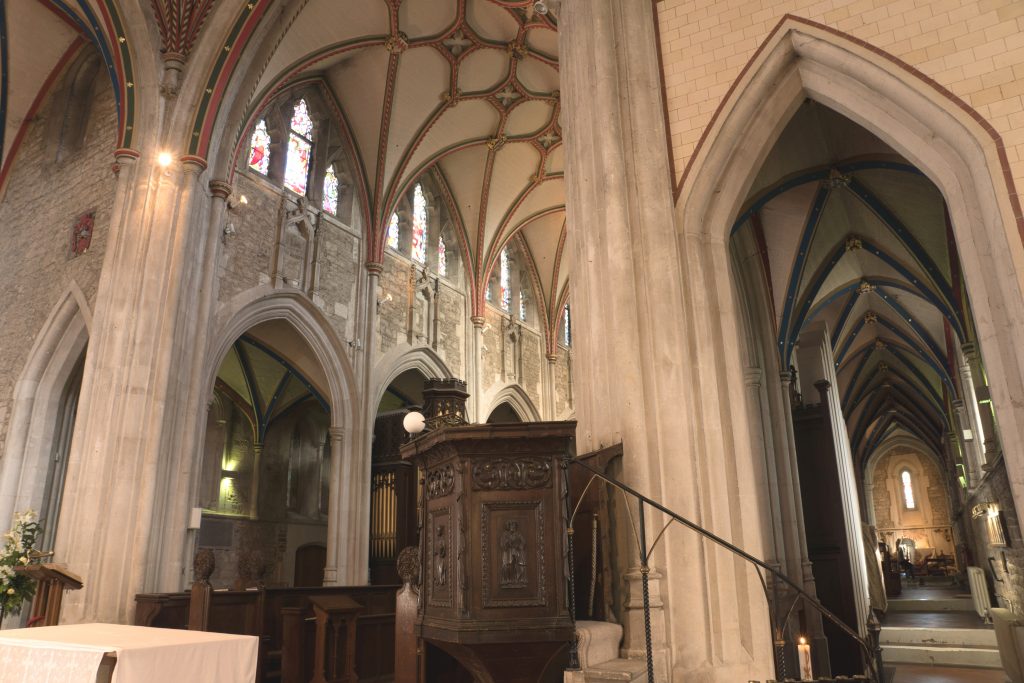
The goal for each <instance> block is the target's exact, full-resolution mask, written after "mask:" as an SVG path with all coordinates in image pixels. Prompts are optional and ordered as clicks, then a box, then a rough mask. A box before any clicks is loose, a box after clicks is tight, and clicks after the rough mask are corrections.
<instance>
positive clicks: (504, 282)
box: [498, 249, 512, 311]
mask: <svg viewBox="0 0 1024 683" xmlns="http://www.w3.org/2000/svg"><path fill="white" fill-rule="evenodd" d="M511 280H512V275H511V273H510V272H509V265H508V249H502V250H501V271H500V274H499V280H498V285H499V287H500V288H501V290H500V291H501V299H500V301H501V309H502V310H503V311H507V310H508V309H509V306H511V305H512V286H511Z"/></svg>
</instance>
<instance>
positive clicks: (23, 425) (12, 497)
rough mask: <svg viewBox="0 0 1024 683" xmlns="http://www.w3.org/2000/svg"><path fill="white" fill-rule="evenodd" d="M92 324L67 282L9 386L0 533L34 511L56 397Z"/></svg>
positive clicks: (52, 431)
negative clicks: (27, 511)
mask: <svg viewBox="0 0 1024 683" xmlns="http://www.w3.org/2000/svg"><path fill="white" fill-rule="evenodd" d="M91 319H92V314H91V312H90V310H89V304H88V301H87V300H86V298H85V295H84V293H83V292H82V290H81V289H80V288H79V287H78V285H77V284H76V283H74V282H72V283H71V284H70V285H69V287H68V289H66V290H65V291H64V294H63V295H62V296H61V298H60V300H59V301H58V302H57V304H56V305H55V306H54V307H53V309H52V311H51V312H50V315H49V317H48V318H47V319H46V322H45V323H44V324H43V326H42V329H41V331H40V333H39V335H38V336H37V338H36V342H35V344H33V346H32V349H31V350H30V351H29V355H28V360H27V362H26V363H25V367H24V369H23V370H22V372H21V376H20V377H19V378H18V381H17V383H16V384H15V385H14V397H13V398H14V405H13V408H12V410H11V417H10V422H9V429H8V432H7V443H6V444H5V448H4V455H3V459H2V460H0V528H7V524H8V522H10V520H11V517H12V515H13V514H14V512H15V511H17V510H20V509H22V508H25V507H32V508H33V509H35V510H38V509H39V505H40V501H41V500H42V497H43V494H44V488H45V486H46V473H47V471H48V467H49V460H50V455H51V450H52V448H53V439H54V436H55V432H56V423H57V411H58V410H59V406H60V400H61V395H62V393H63V391H64V386H65V385H66V384H67V381H68V378H69V377H70V376H71V373H72V372H73V371H74V368H75V365H76V364H77V363H78V361H79V360H80V359H81V357H82V353H83V352H84V351H85V347H86V344H87V343H88V341H89V324H90V322H91Z"/></svg>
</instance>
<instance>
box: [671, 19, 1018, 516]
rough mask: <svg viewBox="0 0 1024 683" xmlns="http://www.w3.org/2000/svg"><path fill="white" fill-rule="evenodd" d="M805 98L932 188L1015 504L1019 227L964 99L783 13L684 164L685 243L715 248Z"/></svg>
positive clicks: (681, 211)
mask: <svg viewBox="0 0 1024 683" xmlns="http://www.w3.org/2000/svg"><path fill="white" fill-rule="evenodd" d="M805 98H811V99H813V100H816V101H818V102H820V103H821V104H823V105H825V106H828V107H830V108H832V109H834V110H835V111H837V112H839V113H840V114H842V115H844V116H846V117H847V118H849V119H851V120H853V121H855V122H856V123H858V124H860V125H861V126H863V127H864V128H866V129H867V130H869V131H870V132H872V133H873V134H875V135H876V136H878V137H879V138H880V139H881V140H883V141H884V142H885V143H886V144H888V145H890V146H891V147H892V148H893V149H895V150H896V151H897V152H898V153H899V154H901V155H903V156H904V157H905V158H906V159H908V160H909V161H910V162H911V163H913V164H915V165H916V166H917V167H918V168H920V169H921V170H922V171H923V172H924V173H925V174H926V175H927V176H928V177H929V178H930V179H931V180H932V182H934V183H935V185H936V186H937V187H938V188H939V190H940V191H941V192H942V195H943V197H944V198H945V201H946V204H947V207H948V210H949V215H950V220H951V222H952V225H953V230H954V234H955V236H956V240H957V245H958V249H959V252H960V258H961V262H962V266H963V272H964V276H965V281H966V283H967V288H968V293H969V295H970V298H971V302H972V306H973V309H974V316H975V320H976V323H977V329H978V336H979V341H980V344H981V349H982V354H983V356H984V359H985V363H986V368H987V369H988V371H989V372H988V375H989V378H990V381H991V382H992V384H991V390H992V394H993V398H994V405H995V407H996V411H997V413H998V416H999V424H1000V432H1001V434H1000V435H1001V437H1002V439H1003V442H1004V444H1005V448H1004V452H1005V453H1006V455H1005V457H1006V463H1007V473H1008V475H1009V478H1010V483H1011V488H1012V490H1013V495H1014V500H1015V502H1016V503H1017V506H1018V508H1021V507H1024V467H1022V466H1021V463H1020V457H1021V456H1020V455H1019V453H1021V452H1022V451H1021V449H1022V448H1024V405H1020V403H1019V401H1016V400H1015V397H1016V398H1019V397H1020V396H1024V347H1022V346H1021V345H1020V344H1018V343H1017V340H1018V339H1020V338H1021V337H1022V335H1024V295H1022V291H1024V242H1022V239H1021V235H1022V233H1024V223H1022V222H1021V221H1020V220H1019V219H1018V218H1017V216H1018V215H1019V214H1020V210H1019V203H1018V201H1017V199H1016V193H1015V190H1014V186H1013V182H1012V179H1011V175H1010V173H1009V166H1008V164H1007V161H1006V155H1005V151H1004V149H1003V144H1002V141H1001V139H1000V138H999V136H998V134H997V133H996V132H995V130H994V129H993V128H992V126H991V125H990V124H988V123H987V122H986V121H985V120H984V118H982V117H981V116H980V115H979V114H978V113H977V112H975V111H974V110H973V109H971V108H970V107H969V106H968V105H966V104H965V103H964V102H963V101H961V100H959V99H958V98H957V97H956V96H955V95H953V94H952V93H950V92H949V91H948V90H947V89H945V88H943V87H942V86H941V85H939V84H937V83H936V82H935V81H933V80H931V79H928V78H927V77H926V76H924V75H923V74H921V73H920V72H918V71H916V70H915V69H914V68H913V67H910V66H909V65H907V64H905V63H903V62H901V61H900V60H898V59H896V58H895V57H892V56H891V55H888V54H886V53H884V52H883V51H881V50H879V49H878V48H875V47H873V46H871V45H869V44H867V43H865V42H863V41H860V40H858V39H856V38H853V37H851V36H848V35H845V34H843V33H840V32H838V31H835V30H834V29H831V28H829V27H826V26H822V25H820V24H816V23H814V22H811V21H808V20H805V19H801V18H798V17H793V16H787V17H785V18H784V19H783V20H782V21H781V22H780V23H779V25H778V26H777V27H776V28H775V30H774V31H773V32H772V33H771V35H769V37H768V38H767V40H766V41H765V43H764V44H763V45H762V46H761V48H760V49H759V50H758V51H757V52H756V53H755V54H754V56H753V58H752V59H751V61H750V62H749V63H748V64H747V66H746V67H745V68H744V70H743V71H742V72H741V74H740V76H739V78H738V79H737V81H736V82H735V83H734V84H733V86H732V88H731V89H730V91H729V92H728V93H727V95H726V97H725V99H724V100H723V102H722V104H721V105H720V107H719V109H718V111H717V112H716V114H715V116H714V117H713V119H712V121H711V123H710V124H709V126H708V128H707V130H706V131H705V133H704V136H703V137H702V138H701V140H700V142H699V144H698V147H697V149H696V150H695V152H694V154H693V157H692V158H691V160H690V163H689V165H688V167H687V169H686V171H685V172H684V176H683V178H682V181H681V184H680V186H679V188H678V189H677V204H676V212H677V214H676V215H677V225H678V226H679V230H680V231H681V232H682V233H683V235H684V240H685V239H691V238H692V239H694V240H697V241H698V242H701V243H704V244H706V245H708V246H709V247H711V248H713V249H717V248H719V247H717V246H714V245H722V247H721V248H724V245H726V244H727V243H728V240H729V229H730V227H731V226H732V222H733V220H734V218H735V216H736V215H738V213H739V210H740V209H741V206H742V204H743V202H744V201H745V200H746V197H747V195H748V193H749V191H750V187H751V184H752V182H753V179H754V177H755V176H756V174H757V172H758V171H759V169H760V168H761V165H762V164H763V162H764V160H765V158H766V157H767V155H768V153H769V152H770V150H771V148H772V146H773V144H774V143H775V141H776V140H777V139H778V136H779V135H780V133H781V132H782V129H783V128H784V127H785V126H786V124H787V123H788V122H789V120H790V119H791V117H792V115H793V113H794V112H795V111H796V109H797V108H798V107H799V106H800V104H801V103H802V102H803V100H804V99H805ZM733 289H735V288H733ZM712 296H715V295H713V294H712ZM719 296H723V295H722V294H720V295H719ZM726 308H728V307H726Z"/></svg>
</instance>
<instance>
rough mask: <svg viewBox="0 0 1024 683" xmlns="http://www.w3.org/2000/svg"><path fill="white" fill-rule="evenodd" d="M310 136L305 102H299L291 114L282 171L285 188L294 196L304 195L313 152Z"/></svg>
mask: <svg viewBox="0 0 1024 683" xmlns="http://www.w3.org/2000/svg"><path fill="white" fill-rule="evenodd" d="M312 136H313V121H312V119H310V118H309V110H308V108H307V106H306V100H299V102H298V104H296V105H295V109H294V111H293V112H292V122H291V132H290V133H289V134H288V163H287V165H286V166H285V169H284V184H285V187H287V188H288V189H289V190H291V191H292V192H295V193H296V194H306V185H307V183H308V182H309V162H310V157H311V156H312V151H313V139H312Z"/></svg>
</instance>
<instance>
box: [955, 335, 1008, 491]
mask: <svg viewBox="0 0 1024 683" xmlns="http://www.w3.org/2000/svg"><path fill="white" fill-rule="evenodd" d="M960 350H961V351H962V352H963V354H964V360H965V361H966V365H967V367H968V368H970V373H971V382H972V385H973V387H974V399H975V403H976V404H977V411H978V421H979V423H980V424H981V428H982V430H983V431H984V435H985V438H984V440H983V441H982V444H981V445H982V448H981V450H982V451H983V452H984V459H983V461H982V469H983V470H985V471H988V470H989V469H990V468H991V467H992V465H993V464H995V461H996V460H997V459H998V457H999V455H1000V453H1001V451H1002V448H1001V446H1000V445H999V430H998V427H997V426H996V416H995V412H994V411H993V409H992V395H991V393H990V392H989V389H988V380H987V378H986V377H985V368H984V367H983V366H982V363H981V354H980V353H978V348H977V346H975V345H974V344H972V343H969V342H968V343H966V344H964V345H963V346H961V347H960Z"/></svg>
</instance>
